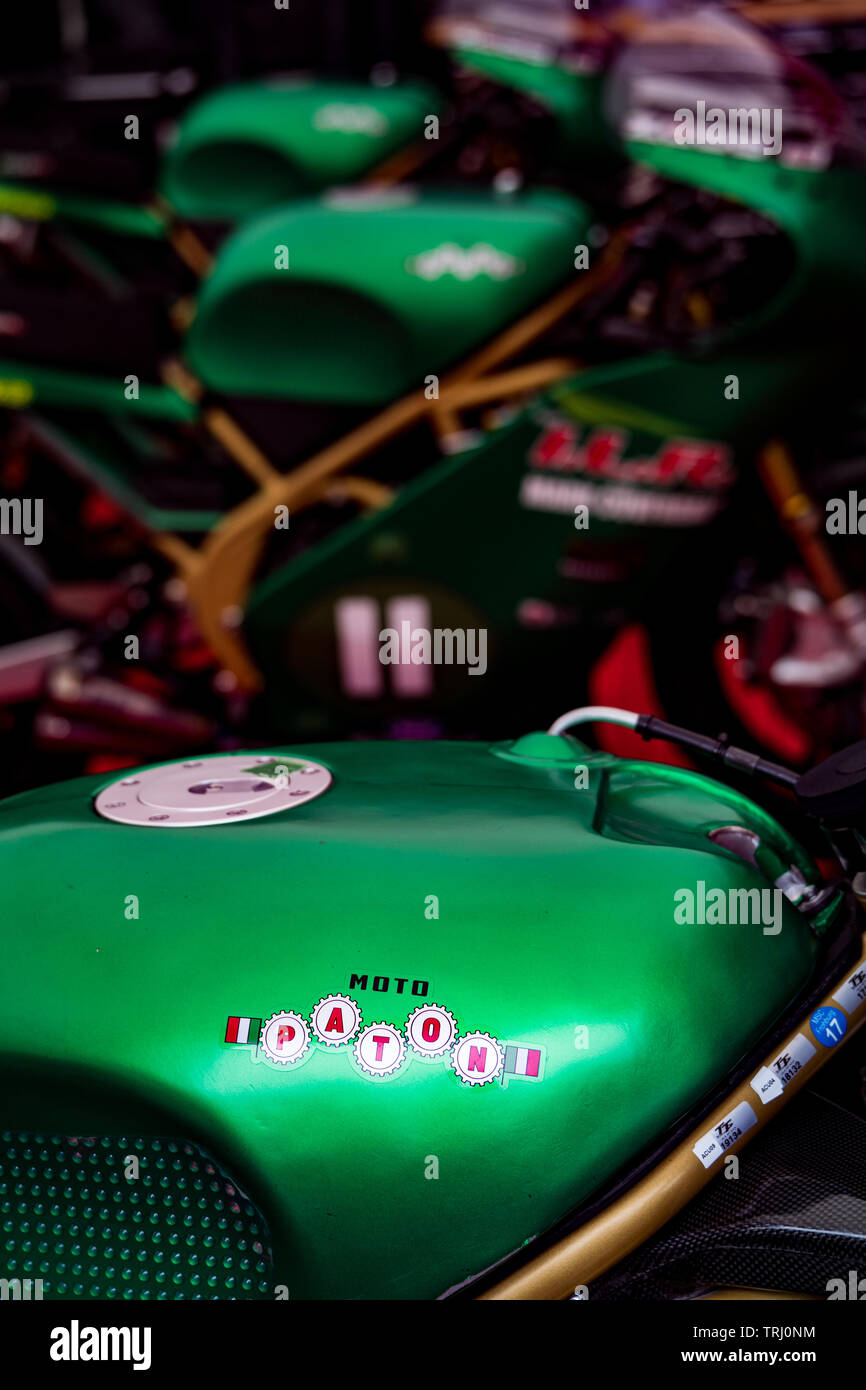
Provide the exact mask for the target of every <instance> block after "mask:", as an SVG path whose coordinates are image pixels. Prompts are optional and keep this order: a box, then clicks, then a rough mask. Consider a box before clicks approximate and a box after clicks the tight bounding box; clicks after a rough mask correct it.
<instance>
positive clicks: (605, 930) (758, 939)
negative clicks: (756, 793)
mask: <svg viewBox="0 0 866 1390" xmlns="http://www.w3.org/2000/svg"><path fill="white" fill-rule="evenodd" d="M237 757H238V767H239V771H238V773H237V775H238V776H239V777H240V775H241V771H242V772H243V778H245V779H246V781H245V782H244V786H247V783H252V784H253V785H252V789H251V790H250V789H249V788H248V789H247V791H243V792H238V791H237V787H236V786H235V784H234V783H233V784H232V785H231V786H228V787H227V786H226V785H225V777H226V772H225V769H224V768H222V769H217V768H215V770H216V771H218V772H219V779H220V780H217V779H215V778H214V777H211V778H210V779H209V780H208V779H207V772H208V763H209V761H210V760H208V759H205V760H200V761H197V762H195V763H193V764H184V765H181V764H174V765H172V769H173V771H172V773H171V776H172V777H173V779H174V780H173V781H172V787H171V788H170V787H169V786H168V783H167V781H166V768H165V767H163V768H162V769H160V770H159V771H158V772H156V773H151V774H148V772H147V771H144V770H141V771H131V772H127V773H124V774H123V775H122V776H123V782H122V784H121V783H119V782H117V781H116V780H115V779H114V778H112V779H106V778H104V777H101V778H97V777H90V778H84V779H81V780H77V781H72V782H68V783H65V784H63V785H59V786H54V787H45V788H41V789H39V790H36V791H33V792H28V793H25V794H24V795H20V796H17V797H13V798H11V799H9V800H7V801H5V802H3V803H2V804H0V923H2V928H0V930H2V952H3V971H2V975H0V1106H2V1113H3V1116H4V1127H5V1128H7V1129H11V1130H13V1131H14V1130H29V1131H31V1132H32V1131H35V1132H36V1133H37V1134H41V1135H51V1134H75V1135H94V1136H98V1135H103V1136H109V1135H117V1134H123V1135H130V1134H139V1135H147V1134H162V1135H166V1136H174V1137H175V1138H179V1139H181V1138H187V1139H189V1140H190V1141H193V1142H198V1143H201V1144H202V1145H203V1146H204V1147H206V1148H207V1150H208V1151H209V1152H210V1153H212V1154H213V1155H214V1157H215V1158H216V1159H217V1160H218V1161H219V1162H220V1163H223V1164H224V1165H225V1166H226V1167H227V1168H228V1170H229V1172H231V1173H232V1174H233V1176H234V1179H235V1180H236V1181H237V1182H238V1183H239V1184H240V1186H241V1188H242V1189H243V1190H245V1191H246V1192H247V1193H248V1194H249V1195H250V1197H252V1198H253V1199H254V1200H255V1201H256V1202H257V1204H258V1205H259V1207H260V1209H261V1210H262V1212H263V1213H264V1215H265V1217H266V1220H267V1221H268V1223H269V1226H270V1231H271V1236H272V1239H273V1242H274V1252H275V1278H276V1279H277V1280H278V1281H279V1282H280V1283H281V1284H285V1285H286V1286H287V1287H288V1288H289V1289H290V1292H291V1297H293V1298H296V1297H298V1298H309V1297H313V1298H317V1297H321V1298H374V1297H389V1298H417V1297H434V1296H436V1295H438V1294H441V1293H442V1292H444V1291H445V1290H446V1289H448V1288H451V1287H453V1286H455V1285H457V1284H459V1283H461V1282H462V1281H463V1280H465V1279H467V1278H468V1277H470V1276H472V1275H474V1274H477V1273H478V1272H480V1271H481V1270H483V1269H485V1268H487V1267H489V1266H490V1265H492V1264H493V1263H494V1262H495V1261H498V1260H500V1259H501V1258H503V1257H504V1256H505V1255H507V1254H508V1253H509V1252H511V1251H513V1250H515V1249H516V1248H518V1247H519V1246H520V1245H521V1244H522V1243H524V1242H525V1241H527V1240H528V1239H529V1238H530V1237H532V1236H533V1235H535V1234H536V1233H537V1232H540V1231H543V1230H544V1229H545V1228H546V1227H548V1226H550V1224H551V1223H553V1222H554V1221H556V1220H557V1219H558V1218H560V1217H561V1216H563V1215H564V1214H565V1213H566V1212H567V1211H568V1210H569V1209H570V1208H572V1207H573V1206H574V1205H575V1204H576V1203H578V1202H580V1201H581V1200H582V1199H583V1198H585V1197H587V1196H588V1194H590V1193H592V1192H593V1191H594V1190H596V1189H598V1188H601V1187H603V1186H604V1184H605V1183H606V1181H607V1180H608V1179H609V1178H610V1177H611V1175H612V1174H613V1173H614V1171H615V1170H616V1169H618V1168H619V1167H620V1166H621V1165H623V1164H625V1163H627V1162H628V1161H629V1160H630V1159H632V1158H633V1157H634V1156H635V1155H636V1154H637V1153H638V1152H640V1151H642V1150H644V1149H645V1148H646V1147H647V1146H648V1145H651V1144H652V1143H653V1141H655V1140H657V1139H658V1138H659V1137H660V1136H661V1135H662V1134H664V1133H666V1132H667V1131H668V1130H669V1129H670V1127H671V1126H673V1125H674V1124H675V1123H676V1122H677V1121H678V1120H680V1119H681V1118H683V1117H685V1116H686V1115H687V1114H688V1113H691V1112H692V1111H693V1110H695V1109H696V1108H699V1107H700V1106H701V1104H702V1103H704V1104H706V1103H707V1102H708V1098H709V1093H710V1092H711V1090H712V1088H713V1087H714V1086H715V1085H717V1084H718V1083H720V1082H721V1080H722V1079H723V1078H724V1077H725V1075H726V1073H727V1072H728V1070H729V1069H731V1068H733V1067H735V1066H736V1065H737V1063H738V1062H739V1061H740V1059H742V1058H743V1057H744V1056H745V1054H746V1053H747V1052H749V1051H750V1050H751V1049H752V1048H753V1047H755V1046H757V1045H758V1044H759V1043H760V1041H761V1040H762V1037H763V1036H764V1034H765V1033H766V1032H767V1030H768V1029H769V1028H770V1027H771V1026H772V1025H773V1023H774V1021H775V1020H777V1019H778V1018H779V1016H780V1015H781V1014H782V1013H783V1011H785V1010H786V1008H787V1007H788V1006H789V1005H791V1004H792V1003H793V1002H794V1000H795V998H796V997H797V996H798V995H799V993H800V992H801V991H802V990H803V989H804V987H806V986H807V984H808V983H809V982H810V980H811V978H812V976H813V973H814V970H815V966H816V957H817V951H818V942H817V940H816V938H815V936H814V935H813V933H812V931H811V930H810V928H809V925H808V923H807V922H806V920H805V919H804V918H803V917H801V916H800V914H799V913H798V912H797V910H796V909H795V908H794V907H793V906H791V904H790V903H789V902H788V901H787V900H786V899H785V900H783V901H782V902H781V905H780V906H779V907H778V913H777V916H776V917H775V925H776V926H778V930H774V931H771V932H768V931H767V930H765V927H764V926H762V925H761V922H760V921H755V920H751V921H749V922H740V923H739V924H737V923H734V922H733V921H731V918H730V916H729V917H728V921H727V924H726V925H710V924H707V923H705V922H704V921H703V920H702V916H701V912H700V911H699V910H697V909H696V920H695V921H694V922H692V923H691V924H688V923H687V922H686V921H685V920H683V913H682V912H678V910H677V904H678V903H682V901H683V898H682V893H683V890H687V891H688V892H689V893H693V894H694V895H695V898H694V901H695V903H696V904H697V903H700V901H701V896H700V895H701V891H702V890H701V888H700V885H701V884H703V885H704V890H705V891H706V893H709V892H710V891H711V890H712V889H720V890H722V892H723V894H725V895H728V894H729V892H730V890H739V889H743V890H747V891H748V890H755V889H757V890H765V889H767V890H771V889H772V886H773V876H774V875H775V874H776V873H777V872H781V871H782V869H784V868H786V867H787V866H790V865H792V864H795V865H797V866H799V867H801V869H802V870H803V872H804V873H805V874H806V875H807V877H811V878H812V879H814V877H815V876H816V871H815V869H814V866H813V865H812V864H811V862H810V861H809V859H808V857H807V856H806V855H805V854H804V853H803V852H802V851H801V850H800V849H799V848H798V847H797V845H796V844H795V843H794V842H793V841H792V840H791V839H790V837H789V836H788V835H787V834H786V833H785V832H784V831H783V830H782V829H781V828H780V827H779V826H778V825H777V824H776V823H775V822H773V821H772V820H771V819H770V817H768V816H767V815H766V814H765V813H764V812H762V811H760V810H759V809H758V808H757V807H755V806H754V805H753V804H752V803H750V802H749V801H748V800H746V799H745V798H743V797H741V796H739V795H737V794H736V793H733V792H731V791H729V790H727V789H725V788H724V787H722V786H720V785H718V784H716V783H714V782H712V781H710V780H709V779H707V778H704V777H700V776H698V775H696V774H692V773H687V772H681V771H678V770H674V769H670V768H660V767H654V766H652V765H649V764H646V763H629V762H622V761H619V760H617V759H616V758H614V757H612V756H611V755H607V754H597V753H593V752H591V751H590V750H589V749H588V748H586V747H585V746H584V745H582V744H580V743H578V742H577V741H575V740H572V739H570V738H554V737H552V736H548V735H544V734H537V735H531V736H529V737H527V738H525V739H523V740H519V741H517V742H516V743H509V744H506V745H499V746H491V745H487V744H473V743H451V744H449V743H443V744H437V745H430V744H423V743H406V744H399V743H391V744H387V743H385V744H377V743H373V742H358V743H347V744H322V745H318V746H315V745H314V746H311V747H309V748H307V749H303V750H298V749H284V748H278V749H273V750H270V751H268V752H262V751H258V752H257V753H255V754H253V753H250V754H240V755H237ZM578 768H582V769H584V772H585V777H579V778H576V776H575V772H576V769H578ZM281 769H282V773H281ZM316 769H319V770H318V771H317V770H316ZM321 769H324V770H325V771H324V772H323V771H321ZM327 773H330V776H331V778H332V780H331V782H330V785H325V783H326V781H327V776H326V774H327ZM281 775H282V776H283V777H286V775H287V781H284V782H283V783H282V789H281V790H280V791H278V790H277V789H278V788H279V787H280V782H279V778H280V776H281ZM310 775H312V776H313V777H314V778H315V779H317V780H316V785H315V791H316V792H318V794H316V795H313V796H312V797H310V796H309V795H308V794H307V792H306V790H305V788H306V787H312V786H313V784H312V783H309V782H305V779H306V778H307V777H309V776H310ZM187 779H189V786H188V782H187ZM242 780H243V779H242ZM262 782H264V786H262V785H261V784H262ZM193 787H194V788H195V790H196V791H197V792H201V791H202V789H204V791H205V792H206V793H207V795H210V792H211V791H215V793H216V796H215V798H214V799H213V800H211V801H210V802H209V803H208V799H207V795H206V796H203V797H201V798H198V799H197V797H195V796H193V795H192V788H193ZM136 788H138V790H136ZM172 788H173V789H172ZM178 788H180V791H178ZM294 788H298V789H297V790H293V789H294ZM260 791H263V792H264V794H265V796H266V797H271V796H277V795H282V796H284V797H288V798H291V797H297V798H298V800H297V801H295V802H294V803H293V804H288V803H286V802H283V803H280V804H282V805H286V804H288V809H281V810H277V811H276V813H275V814H272V815H263V816H260V818H258V819H249V820H246V821H244V820H242V819H238V816H239V814H241V812H242V810H243V807H245V806H248V805H249V800H248V799H247V800H244V798H245V797H247V798H249V797H252V796H253V793H256V794H258V793H259V792H260ZM97 796H100V804H101V805H103V806H104V810H105V814H106V815H112V816H124V815H125V816H129V815H130V814H131V812H130V806H133V807H134V814H136V815H137V816H138V818H139V821H138V823H136V824H120V823H117V822H116V821H114V820H109V819H104V818H102V817H101V816H100V815H99V814H98V813H97V811H96V810H95V808H94V799H95V798H96V797H97ZM235 796H236V797H237V798H239V799H238V800H237V801H235V800H233V799H232V798H233V797H235ZM192 803H195V804H196V805H203V806H205V807H206V812H207V814H208V815H211V814H212V815H214V816H216V819H217V820H222V822H223V823H211V824H192V825H185V826H183V827H182V828H181V827H178V826H177V825H176V824H174V823H173V822H172V817H173V816H174V815H175V814H177V812H176V811H175V808H176V807H177V808H181V813H182V814H187V813H188V814H194V813H192V812H189V811H188V807H189V806H190V805H191V804H192ZM217 803H218V804H217ZM214 805H217V809H216V810H212V808H213V807H214ZM260 805H261V803H258V804H256V806H255V810H256V812H258V811H259V810H260ZM196 814H197V813H196ZM244 814H245V812H244ZM166 822H168V823H166ZM730 825H741V826H743V827H745V828H746V829H748V830H751V831H753V832H754V833H755V834H756V835H757V836H759V837H760V841H761V846H762V855H763V857H761V856H759V862H760V863H761V864H762V865H763V866H764V867H763V868H759V867H756V866H755V865H754V864H752V863H749V862H747V861H746V860H744V859H742V858H739V857H738V856H736V855H735V854H734V853H732V852H731V851H730V850H728V849H724V848H722V847H721V846H719V845H718V844H716V843H715V842H714V841H712V840H710V839H709V832H710V831H711V830H713V829H715V828H718V827H721V826H730ZM726 901H732V900H731V899H729V898H727V897H726ZM835 906H836V907H838V902H837V903H836V904H835ZM703 915H704V916H706V915H708V914H707V913H704V914H703ZM678 916H679V918H680V920H677V918H678ZM763 920H764V922H768V918H766V917H765V918H764V919H763ZM711 921H712V918H711ZM332 995H342V996H344V997H345V1000H348V1001H350V1002H349V1003H348V1004H347V1003H345V1002H343V1003H342V1004H340V1002H339V1001H337V1002H336V1007H338V1008H339V1009H340V1010H341V1012H340V1014H339V1017H338V1018H337V1017H335V1016H334V1015H333V1012H332V1010H333V1007H334V1001H331V1003H330V1004H329V1005H328V1006H327V1007H325V1008H323V1010H321V1011H320V1012H317V1008H318V1006H319V1005H320V1003H321V1002H322V1001H324V1000H326V999H327V998H328V996H332ZM350 1005H351V1007H350ZM433 1005H435V1006H438V1010H439V1013H438V1017H434V1016H432V1015H431V1014H430V1013H429V1012H428V1013H426V1014H425V1013H422V1014H420V1015H416V1016H415V1020H414V1022H415V1028H414V1032H411V1031H407V1030H409V1018H410V1016H411V1015H412V1014H413V1013H414V1012H415V1010H416V1009H418V1008H423V1007H427V1008H428V1010H429V1007H430V1006H433ZM353 1008H354V1010H355V1011H356V1012H358V1013H359V1014H360V1019H359V1020H356V1019H355V1017H354V1014H353V1012H352V1009H353ZM280 1014H285V1015H288V1017H287V1018H283V1019H280V1018H277V1017H275V1016H277V1015H280ZM241 1017H242V1018H245V1019H246V1018H251V1019H260V1020H263V1021H264V1023H265V1029H264V1032H262V1033H261V1046H260V1047H259V1049H258V1052H257V1051H256V1047H255V1046H254V1045H249V1044H247V1045H238V1042H237V1041H231V1040H227V1031H228V1034H229V1039H230V1038H231V1034H232V1028H231V1025H229V1026H228V1030H227V1021H228V1020H230V1019H233V1018H234V1019H237V1018H241ZM269 1020H273V1025H272V1026H270V1025H269V1023H268V1021H269ZM449 1020H450V1021H449ZM352 1025H354V1026H352ZM374 1025H375V1026H374ZM350 1026H351V1031H349V1029H350ZM317 1030H318V1035H319V1036H317ZM452 1030H453V1032H454V1037H453V1038H452V1037H451V1034H452ZM243 1031H244V1037H246V1035H247V1028H246V1027H245V1028H244V1030H243ZM342 1033H347V1036H346V1038H345V1040H342V1038H341V1037H337V1038H336V1039H335V1038H334V1037H333V1036H332V1035H333V1034H342ZM473 1035H478V1036H473ZM253 1036H254V1037H255V1036H256V1030H255V1028H254V1030H253ZM443 1043H444V1044H445V1047H444V1050H440V1051H439V1052H437V1051H436V1049H437V1048H440V1049H441V1047H442V1044H443ZM425 1047H426V1049H427V1053H426V1055H425ZM286 1049H288V1053H287V1052H286ZM290 1059H293V1060H290ZM697 1161H698V1160H697V1159H696V1162H697ZM59 1219H60V1220H61V1224H62V1220H63V1218H62V1217H61V1218H59ZM67 1219H69V1218H67ZM55 1235H56V1232H55ZM70 1239H71V1234H70ZM46 1278H47V1281H48V1288H47V1295H46V1296H50V1294H51V1274H50V1271H49V1273H48V1274H47V1275H46ZM85 1296H86V1294H85Z"/></svg>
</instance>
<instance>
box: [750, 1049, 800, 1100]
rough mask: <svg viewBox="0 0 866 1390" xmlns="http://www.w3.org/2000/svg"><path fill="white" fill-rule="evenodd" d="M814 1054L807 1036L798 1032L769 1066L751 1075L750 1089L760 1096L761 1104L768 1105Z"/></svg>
mask: <svg viewBox="0 0 866 1390" xmlns="http://www.w3.org/2000/svg"><path fill="white" fill-rule="evenodd" d="M814 1056H815V1049H814V1047H813V1046H812V1044H811V1043H810V1042H809V1039H808V1038H807V1037H805V1036H804V1035H803V1034H802V1033H798V1034H797V1036H796V1037H795V1038H792V1040H791V1042H789V1043H788V1046H787V1047H786V1048H785V1050H784V1052H780V1053H779V1055H778V1057H774V1058H773V1060H772V1062H770V1064H769V1066H766V1067H761V1070H760V1071H759V1072H758V1073H757V1075H755V1076H753V1077H752V1083H751V1084H752V1090H753V1091H755V1092H757V1094H758V1095H759V1096H760V1098H761V1102H762V1104H764V1105H769V1103H770V1101H771V1100H775V1099H776V1098H777V1096H780V1095H781V1094H782V1092H783V1091H784V1089H785V1087H786V1086H787V1085H788V1082H789V1081H793V1079H794V1077H795V1076H796V1075H797V1072H798V1071H802V1069H803V1067H804V1066H805V1065H806V1063H807V1062H808V1061H809V1060H810V1059H811V1058H812V1057H814Z"/></svg>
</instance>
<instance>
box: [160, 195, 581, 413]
mask: <svg viewBox="0 0 866 1390" xmlns="http://www.w3.org/2000/svg"><path fill="white" fill-rule="evenodd" d="M589 217H590V214H589V212H588V210H587V209H586V208H584V207H583V205H582V204H580V203H579V202H577V201H576V200H574V199H571V198H568V197H566V196H565V195H564V194H559V193H532V194H529V195H527V196H524V197H519V198H506V197H503V198H495V197H491V196H489V195H479V194H466V195H464V196H461V195H459V194H453V195H452V194H435V193H430V194H424V195H418V194H413V193H411V192H409V191H408V190H398V191H395V192H387V191H385V192H383V193H369V194H365V195H361V196H358V195H341V194H332V195H330V196H328V197H325V198H323V199H321V200H320V201H315V202H314V201H310V202H306V203H302V204H299V205H295V206H293V207H289V208H283V209H282V210H280V211H279V212H275V213H271V214H268V215H267V216H265V217H262V218H259V219H257V220H256V222H255V223H254V224H252V225H248V226H246V227H245V228H243V229H242V230H241V231H240V232H238V233H236V234H235V236H234V237H232V239H231V240H230V241H229V242H228V243H227V244H226V245H225V246H224V248H223V250H222V252H221V254H220V257H219V260H218V262H217V265H216V267H215V268H214V271H213V274H212V275H211V276H210V278H209V279H208V280H207V282H206V283H205V285H204V286H203V288H202V291H201V294H200V296H199V300H198V309H197V313H196V316H195V319H194V321H193V323H192V326H191V328H190V332H189V336H188V339H187V344H186V352H187V356H188V359H189V362H190V364H191V365H192V367H193V369H194V370H195V371H196V372H197V373H198V374H199V375H200V376H201V377H202V379H203V380H204V381H206V382H207V383H208V385H209V386H211V387H213V388H215V389H216V390H219V391H227V392H232V393H234V394H241V395H242V394H247V393H248V394H252V395H259V396H273V397H289V398H291V397H295V398H299V399H302V400H314V401H340V402H343V403H346V404H367V405H371V406H372V405H375V404H379V403H384V402H386V401H389V400H392V399H393V398H394V397H396V396H399V395H402V394H403V393H405V392H407V391H409V390H411V389H413V388H418V387H422V386H423V385H424V383H425V378H426V377H427V375H428V374H429V373H431V372H437V371H438V370H440V369H441V368H443V367H446V366H448V365H449V364H451V363H453V362H455V361H457V360H459V359H460V357H461V356H463V355H464V354H465V353H467V352H468V351H469V350H470V349H471V348H473V347H475V346H476V345H478V344H480V343H482V342H484V341H485V340H486V339H487V338H489V337H490V336H491V334H493V333H495V332H496V330H497V329H500V328H504V327H505V326H506V325H507V324H509V323H510V322H512V321H513V320H514V319H515V318H516V317H518V316H519V315H520V314H521V313H523V312H525V311H526V310H528V309H529V308H531V307H532V305H533V304H535V303H537V302H538V301H539V300H540V299H542V298H543V297H544V296H545V295H546V294H548V293H549V292H551V291H552V290H553V289H555V288H556V286H557V285H559V284H561V283H563V282H564V281H566V280H567V279H568V278H569V275H570V274H573V265H574V247H575V244H576V243H577V242H581V241H582V240H583V239H584V237H585V234H586V229H587V226H588V223H589ZM280 254H282V256H283V259H284V261H285V260H286V259H287V264H284V265H283V266H282V267H281V268H277V266H276V261H277V258H278V257H279V256H280Z"/></svg>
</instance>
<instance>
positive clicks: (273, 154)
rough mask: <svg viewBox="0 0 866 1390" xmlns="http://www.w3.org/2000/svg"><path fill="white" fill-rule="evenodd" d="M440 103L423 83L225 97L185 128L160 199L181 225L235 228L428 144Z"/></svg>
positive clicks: (295, 87) (198, 106)
mask: <svg viewBox="0 0 866 1390" xmlns="http://www.w3.org/2000/svg"><path fill="white" fill-rule="evenodd" d="M440 101H441V99H440V98H439V96H438V95H437V94H436V93H435V92H434V90H433V89H432V88H431V87H428V86H427V85H426V84H424V83H421V82H402V83H400V84H398V85H395V86H393V87H372V86H370V85H369V83H361V82H338V81H331V82H324V81H315V80H313V79H303V78H294V79H286V80H285V81H283V82H279V81H277V80H274V81H271V82H245V83H240V84H238V85H236V86H230V87H224V88H222V89H220V90H219V91H217V92H214V93H212V94H210V95H209V96H206V97H204V98H203V100H201V101H199V102H196V103H195V105H194V106H193V107H192V108H191V109H190V110H189V111H188V112H187V113H186V115H185V116H184V117H183V119H182V121H181V122H180V126H179V128H178V132H177V138H176V140H175V143H174V144H173V145H172V147H171V149H170V150H169V151H168V153H167V155H166V158H165V163H164V166H163V170H162V177H161V192H162V193H163V194H164V195H165V197H166V198H167V199H168V201H169V202H170V203H171V205H172V207H173V208H174V209H175V211H176V212H177V213H178V214H179V215H180V216H181V217H185V218H189V219H193V220H196V219H197V220H202V221H207V220H216V221H227V222H234V221H236V220H238V219H240V218H242V217H247V216H249V215H250V214H251V213H254V212H259V211H262V210H263V209H265V208H268V207H273V206H274V205H275V204H277V203H280V202H283V201H285V200H286V199H290V198H295V197H298V196H303V195H306V194H309V193H311V192H314V191H315V190H316V189H319V188H325V187H327V186H329V185H333V184H339V183H351V182H353V181H354V180H355V179H358V178H360V177H361V176H362V175H363V174H365V173H367V172H368V171H369V170H370V169H372V168H373V167H374V166H375V165H376V164H378V163H380V162H381V161H383V160H384V159H386V158H387V157H388V156H389V155H391V154H393V153H395V152H396V151H397V150H398V149H401V148H402V147H403V146H405V145H408V144H410V143H412V142H414V141H416V140H420V139H422V138H423V135H424V120H425V117H426V116H428V115H435V114H436V113H437V112H438V110H439V107H440Z"/></svg>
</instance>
